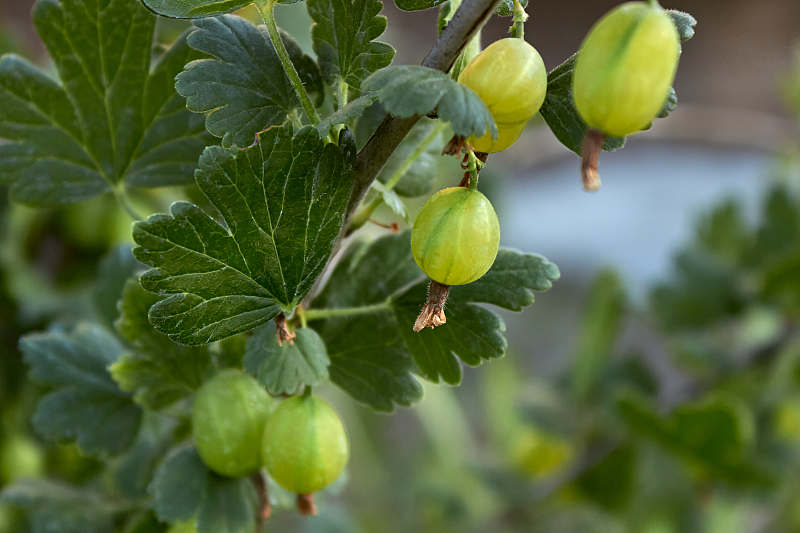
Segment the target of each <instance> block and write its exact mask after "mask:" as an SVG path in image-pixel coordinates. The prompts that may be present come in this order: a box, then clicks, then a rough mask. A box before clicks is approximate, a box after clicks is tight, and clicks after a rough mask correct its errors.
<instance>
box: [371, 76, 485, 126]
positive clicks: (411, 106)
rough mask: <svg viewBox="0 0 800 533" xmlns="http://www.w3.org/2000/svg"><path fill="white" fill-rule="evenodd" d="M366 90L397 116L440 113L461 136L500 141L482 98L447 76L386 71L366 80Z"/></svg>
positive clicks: (441, 117)
mask: <svg viewBox="0 0 800 533" xmlns="http://www.w3.org/2000/svg"><path fill="white" fill-rule="evenodd" d="M362 89H363V90H364V92H372V93H374V95H375V96H376V98H377V99H378V101H379V102H380V103H381V104H382V105H383V107H384V108H385V109H386V111H387V112H388V113H391V114H392V115H394V116H397V117H411V116H414V115H427V114H428V113H431V112H433V111H436V113H437V114H438V116H439V118H440V119H441V120H443V121H445V122H449V123H450V125H451V127H452V128H453V132H454V133H456V134H457V135H463V136H464V137H469V136H470V135H475V136H476V137H481V136H483V135H484V134H485V133H486V131H487V130H488V131H490V132H491V134H492V137H493V138H495V137H497V126H496V125H495V123H494V119H493V118H492V115H491V113H490V112H489V110H488V109H487V107H486V105H485V104H484V103H483V101H482V100H481V99H480V97H479V96H478V95H477V94H475V93H474V92H473V91H472V90H471V89H469V88H468V87H466V86H465V85H461V84H460V83H458V82H456V81H455V80H453V79H451V78H450V76H449V75H448V74H447V73H445V72H441V71H438V70H435V69H432V68H427V67H422V66H418V65H401V66H391V67H386V68H384V69H381V70H379V71H377V72H376V73H374V74H372V75H371V76H370V77H369V78H367V79H366V80H364V83H363V84H362Z"/></svg>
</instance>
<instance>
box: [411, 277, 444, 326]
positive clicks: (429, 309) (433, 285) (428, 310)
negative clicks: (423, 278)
mask: <svg viewBox="0 0 800 533" xmlns="http://www.w3.org/2000/svg"><path fill="white" fill-rule="evenodd" d="M449 292H450V286H449V285H444V284H442V283H438V282H436V281H433V280H431V282H430V284H429V285H428V299H427V301H426V302H425V305H424V306H423V307H422V311H420V313H419V316H418V317H417V321H416V322H414V331H415V332H419V331H422V330H423V329H425V328H435V327H436V326H441V325H443V324H445V323H447V317H446V316H445V314H444V305H445V303H446V302H447V295H448V294H449Z"/></svg>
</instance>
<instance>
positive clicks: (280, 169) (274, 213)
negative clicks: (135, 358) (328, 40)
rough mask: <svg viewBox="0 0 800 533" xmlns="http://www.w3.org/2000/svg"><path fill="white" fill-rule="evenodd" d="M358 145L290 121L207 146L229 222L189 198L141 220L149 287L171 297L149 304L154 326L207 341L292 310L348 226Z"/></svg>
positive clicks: (207, 187) (138, 234) (205, 179)
mask: <svg viewBox="0 0 800 533" xmlns="http://www.w3.org/2000/svg"><path fill="white" fill-rule="evenodd" d="M344 138H345V137H343V139H344ZM353 154H354V149H353V147H352V146H351V145H350V144H349V143H347V142H344V143H343V146H341V147H339V146H336V145H334V144H327V145H325V144H324V143H323V141H322V140H320V138H319V136H318V135H317V132H316V131H315V130H314V129H311V128H305V129H303V130H301V131H300V132H299V133H298V134H297V135H296V136H294V137H293V136H292V127H291V126H284V127H282V128H272V129H270V130H268V131H267V132H265V133H263V134H261V136H260V138H259V143H258V144H256V145H255V146H253V147H251V148H249V149H247V150H243V151H240V152H237V153H233V152H230V151H226V150H224V149H222V148H220V147H210V148H208V149H207V150H206V151H205V152H204V153H203V156H202V157H201V159H200V164H199V169H198V171H197V175H196V180H197V184H198V186H199V187H200V189H201V190H202V191H203V194H205V196H206V197H207V198H208V200H209V201H210V202H211V203H212V204H213V205H214V206H215V207H216V209H217V210H218V211H219V212H220V213H221V215H222V218H223V219H224V221H225V226H222V225H220V223H218V222H217V221H215V220H214V219H213V218H212V217H211V216H209V215H208V214H206V213H205V212H204V211H202V210H201V209H200V208H198V207H196V206H194V205H191V204H188V203H175V204H173V205H172V208H171V214H170V215H154V216H151V217H150V218H149V219H148V220H147V221H145V222H139V223H137V224H136V225H135V226H134V230H133V237H134V240H135V241H136V243H137V244H139V247H138V248H136V249H135V250H134V254H135V255H136V257H137V258H138V259H139V260H140V261H142V262H143V263H145V264H147V265H150V266H152V267H154V268H153V269H152V270H150V271H148V272H146V273H145V274H144V275H143V276H142V278H141V282H142V286H143V287H144V288H145V289H147V290H149V291H152V292H157V293H159V294H160V295H162V296H167V297H166V298H165V299H163V300H161V301H160V302H158V303H156V304H155V305H153V306H152V307H151V308H150V322H151V323H152V324H153V325H154V326H155V328H156V329H157V330H159V331H161V332H162V333H165V334H166V335H168V336H169V337H170V338H171V339H172V340H174V341H176V342H180V343H183V344H204V343H209V342H213V341H215V340H220V339H223V338H225V337H229V336H231V335H235V334H237V333H241V332H244V331H248V330H250V329H253V328H254V327H256V326H258V325H259V324H262V323H264V322H266V321H268V320H271V319H272V318H274V317H275V316H276V315H277V314H278V313H280V312H282V311H283V312H286V313H287V314H288V313H291V311H292V310H293V309H294V307H295V306H296V305H297V304H298V303H299V302H300V301H301V300H302V299H303V298H304V297H305V295H306V294H307V293H308V291H309V290H310V289H311V287H312V285H313V284H314V282H315V281H316V279H317V277H318V276H319V275H320V274H321V273H322V270H323V268H324V267H325V265H326V263H327V261H328V258H329V256H330V253H331V250H332V248H333V243H334V241H335V240H336V237H337V236H338V234H339V231H340V229H341V227H342V224H343V221H344V212H345V209H346V207H347V203H348V201H349V198H350V190H351V188H352V165H351V162H352V158H353Z"/></svg>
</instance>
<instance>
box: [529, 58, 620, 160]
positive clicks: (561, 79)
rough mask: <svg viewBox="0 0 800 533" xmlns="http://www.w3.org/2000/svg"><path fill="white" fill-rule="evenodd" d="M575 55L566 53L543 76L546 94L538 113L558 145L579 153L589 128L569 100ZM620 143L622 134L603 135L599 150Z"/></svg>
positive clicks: (610, 148) (609, 148) (611, 147)
mask: <svg viewBox="0 0 800 533" xmlns="http://www.w3.org/2000/svg"><path fill="white" fill-rule="evenodd" d="M576 57H577V55H572V56H570V57H569V58H568V59H567V60H566V61H564V62H563V63H561V64H560V65H559V66H557V67H556V68H554V69H553V70H552V71H550V74H548V75H547V94H546V95H545V97H544V104H542V108H541V110H540V113H541V114H542V118H544V120H545V122H547V125H548V126H549V127H550V130H552V132H553V135H555V136H556V138H557V139H558V140H559V141H561V144H563V145H564V146H566V147H567V148H569V149H570V150H572V151H573V152H575V153H576V154H578V155H581V144H582V143H583V138H584V137H585V136H586V132H587V131H589V127H588V126H587V125H586V123H585V122H584V121H583V119H582V118H581V117H580V115H579V114H578V110H577V109H575V102H574V100H573V99H572V73H573V70H574V68H575V58H576ZM623 146H625V138H624V137H622V138H620V137H606V140H605V141H604V142H603V150H606V151H607V152H613V151H614V150H618V149H620V148H622V147H623Z"/></svg>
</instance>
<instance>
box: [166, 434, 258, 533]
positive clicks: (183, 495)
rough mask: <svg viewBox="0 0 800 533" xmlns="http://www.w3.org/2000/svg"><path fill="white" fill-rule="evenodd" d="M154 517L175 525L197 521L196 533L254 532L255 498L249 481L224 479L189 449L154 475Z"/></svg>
mask: <svg viewBox="0 0 800 533" xmlns="http://www.w3.org/2000/svg"><path fill="white" fill-rule="evenodd" d="M152 491H153V495H154V499H155V509H156V514H157V515H158V517H159V518H160V519H161V520H164V521H168V522H176V521H183V520H189V519H190V518H192V517H194V516H196V517H197V531H198V533H245V532H247V533H249V532H250V531H253V530H254V529H255V515H256V494H255V489H254V488H253V484H252V483H251V482H250V480H249V479H248V478H238V479H231V478H223V477H220V476H218V475H216V474H214V473H213V472H211V471H210V470H208V468H206V466H205V465H204V464H203V461H202V460H201V459H200V456H199V455H197V452H196V451H195V449H194V448H192V447H188V446H187V447H184V448H180V449H178V450H176V451H174V452H173V453H172V454H171V455H169V456H168V457H167V459H166V460H165V461H164V463H163V464H162V465H161V466H160V467H159V469H158V471H157V472H156V477H155V479H154V480H153V487H152Z"/></svg>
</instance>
